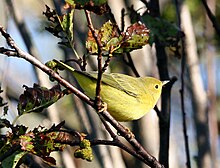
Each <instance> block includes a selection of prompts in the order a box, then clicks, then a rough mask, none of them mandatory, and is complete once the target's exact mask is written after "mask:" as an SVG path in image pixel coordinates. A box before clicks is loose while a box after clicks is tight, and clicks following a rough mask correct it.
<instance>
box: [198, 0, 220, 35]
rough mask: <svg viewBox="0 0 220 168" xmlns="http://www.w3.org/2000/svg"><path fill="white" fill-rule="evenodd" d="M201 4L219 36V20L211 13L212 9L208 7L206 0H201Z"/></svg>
mask: <svg viewBox="0 0 220 168" xmlns="http://www.w3.org/2000/svg"><path fill="white" fill-rule="evenodd" d="M202 4H203V6H204V7H205V10H206V13H207V15H208V17H209V19H210V21H211V22H212V25H213V27H214V28H215V31H216V32H217V34H218V36H219V37H220V25H219V22H218V21H217V20H216V17H215V16H214V15H213V13H212V11H211V10H210V9H209V6H208V4H207V2H206V0H202Z"/></svg>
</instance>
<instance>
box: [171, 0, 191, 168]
mask: <svg viewBox="0 0 220 168" xmlns="http://www.w3.org/2000/svg"><path fill="white" fill-rule="evenodd" d="M174 4H175V7H176V15H177V24H178V27H179V29H181V17H180V9H179V7H180V4H179V2H178V0H174ZM181 45H182V48H181V55H182V59H181V89H180V99H181V111H182V119H183V121H182V123H183V136H184V143H185V151H186V165H187V167H188V168H191V163H190V151H189V140H188V135H187V126H186V112H185V103H184V88H185V85H184V75H185V73H184V72H185V65H186V52H185V39H184V38H181Z"/></svg>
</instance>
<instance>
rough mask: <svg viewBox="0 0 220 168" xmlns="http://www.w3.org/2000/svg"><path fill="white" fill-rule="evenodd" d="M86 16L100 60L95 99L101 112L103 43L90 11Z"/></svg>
mask: <svg viewBox="0 0 220 168" xmlns="http://www.w3.org/2000/svg"><path fill="white" fill-rule="evenodd" d="M85 14H86V19H87V22H88V27H89V29H90V30H91V32H92V35H93V37H94V39H95V41H96V43H97V46H98V57H97V60H98V77H97V84H96V98H95V102H96V106H97V110H98V111H99V110H101V104H102V102H101V96H100V93H101V82H102V81H101V80H102V74H103V72H102V43H101V40H100V38H99V37H98V34H97V33H96V31H95V29H94V27H93V24H92V20H91V15H90V12H89V11H88V10H85Z"/></svg>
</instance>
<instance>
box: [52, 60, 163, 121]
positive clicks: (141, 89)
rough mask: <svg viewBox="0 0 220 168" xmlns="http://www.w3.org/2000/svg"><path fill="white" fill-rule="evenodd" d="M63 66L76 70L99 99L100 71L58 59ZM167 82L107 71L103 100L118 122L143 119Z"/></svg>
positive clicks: (85, 87)
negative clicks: (85, 68)
mask: <svg viewBox="0 0 220 168" xmlns="http://www.w3.org/2000/svg"><path fill="white" fill-rule="evenodd" d="M54 61H55V62H56V63H58V65H59V66H62V67H64V68H65V69H67V70H69V71H71V72H72V74H73V75H74V77H75V78H76V80H77V82H78V83H79V85H80V86H81V88H82V89H83V90H84V92H85V93H86V94H87V95H88V96H89V97H90V98H92V99H94V98H95V92H96V91H95V90H96V83H97V73H96V72H82V71H77V70H75V69H73V68H72V67H70V66H68V65H66V64H64V63H62V62H59V61H56V60H54ZM162 86H163V82H161V81H160V80H158V79H156V78H152V77H139V78H135V77H132V76H128V75H124V74H118V73H109V74H108V73H104V74H103V76H102V84H101V93H100V95H101V99H102V101H104V102H105V103H107V111H108V112H109V113H110V114H111V115H112V116H113V117H114V118H115V119H116V120H117V121H131V120H136V119H139V118H141V117H142V116H143V115H145V114H146V113H147V112H149V111H150V110H151V109H153V108H154V106H155V105H156V103H157V101H158V99H159V98H160V95H161V90H162Z"/></svg>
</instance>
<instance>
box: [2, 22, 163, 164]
mask: <svg viewBox="0 0 220 168" xmlns="http://www.w3.org/2000/svg"><path fill="white" fill-rule="evenodd" d="M0 32H1V34H2V36H4V37H5V39H6V41H7V43H8V45H9V46H10V47H11V48H13V49H15V51H16V52H17V55H16V56H17V57H18V58H23V59H25V60H26V61H28V62H30V63H31V64H33V65H34V66H36V67H38V68H39V69H41V70H42V71H43V72H45V73H46V74H48V75H49V76H51V77H53V79H55V80H56V81H58V82H59V83H60V84H61V85H63V86H64V87H65V88H67V89H69V90H70V91H71V92H72V93H74V94H75V95H76V96H77V97H79V98H80V99H81V100H83V101H84V102H86V103H87V104H88V105H90V106H92V107H93V108H96V104H95V103H94V102H93V101H92V100H91V99H90V98H89V97H87V96H86V95H85V94H83V93H82V92H80V91H79V90H78V89H76V88H75V87H74V86H72V85H71V84H70V83H69V82H67V81H66V80H64V79H63V78H62V77H60V76H59V75H58V74H57V73H55V72H54V71H53V70H51V69H50V68H48V67H47V66H46V65H44V64H43V63H41V62H40V61H39V60H37V59H36V58H35V57H34V56H32V55H30V54H28V53H26V52H24V51H23V50H21V49H20V48H19V47H18V46H17V44H16V43H15V42H14V40H13V39H12V38H11V37H10V35H9V34H8V33H7V32H6V31H5V30H4V28H3V27H2V26H0ZM7 56H15V55H14V54H13V55H10V53H8V55H7ZM100 115H102V116H103V117H104V118H105V119H106V120H107V121H108V122H109V123H110V124H111V125H112V126H113V127H114V128H115V129H116V130H117V131H118V132H119V134H120V135H121V136H123V137H124V138H125V139H126V140H127V141H128V142H129V143H130V144H131V145H132V146H133V147H134V149H135V151H136V153H138V154H139V155H141V156H142V157H143V158H144V160H145V163H147V164H148V165H149V166H151V167H155V168H164V166H163V165H161V164H160V163H159V162H158V161H157V160H156V158H155V157H153V156H151V155H150V154H149V153H148V152H147V151H146V150H145V149H144V148H143V147H142V146H141V144H140V143H139V142H138V141H137V140H136V139H135V138H134V137H133V136H130V133H128V131H127V130H126V129H125V128H124V127H123V126H122V125H121V124H120V123H118V122H117V121H116V120H115V119H114V118H113V117H112V116H111V115H110V114H109V113H108V112H107V111H103V112H101V113H100Z"/></svg>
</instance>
